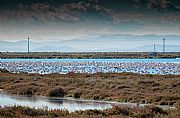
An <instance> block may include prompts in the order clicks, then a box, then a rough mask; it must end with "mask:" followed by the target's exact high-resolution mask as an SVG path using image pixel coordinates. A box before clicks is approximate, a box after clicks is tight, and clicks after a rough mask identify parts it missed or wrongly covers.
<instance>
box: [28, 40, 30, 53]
mask: <svg viewBox="0 0 180 118" xmlns="http://www.w3.org/2000/svg"><path fill="white" fill-rule="evenodd" d="M29 46H30V44H29V37H28V53H29V52H30V49H29V48H30V47H29Z"/></svg>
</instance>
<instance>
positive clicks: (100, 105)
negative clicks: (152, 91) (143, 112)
mask: <svg viewBox="0 0 180 118" xmlns="http://www.w3.org/2000/svg"><path fill="white" fill-rule="evenodd" d="M12 105H17V106H27V107H31V108H36V109H37V108H48V109H49V110H51V109H66V110H68V111H70V112H74V111H78V110H88V109H92V110H93V109H98V110H104V109H109V108H112V106H113V105H118V106H125V107H129V108H136V107H145V106H146V105H148V104H137V103H128V102H127V103H125V102H108V101H96V100H80V99H71V98H48V97H27V96H19V95H8V94H6V93H3V92H0V106H1V107H4V106H12ZM158 107H161V108H162V109H174V108H175V107H173V106H166V105H165V106H158Z"/></svg>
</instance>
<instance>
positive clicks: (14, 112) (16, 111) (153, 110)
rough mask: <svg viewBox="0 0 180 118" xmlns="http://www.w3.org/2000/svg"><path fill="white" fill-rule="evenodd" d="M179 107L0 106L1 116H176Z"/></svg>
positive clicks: (30, 117) (47, 117)
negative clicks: (82, 108)
mask: <svg viewBox="0 0 180 118" xmlns="http://www.w3.org/2000/svg"><path fill="white" fill-rule="evenodd" d="M179 111H180V109H175V110H171V111H170V110H168V111H165V110H162V109H160V108H158V107H153V106H150V107H146V108H136V109H130V108H122V107H117V106H114V107H113V108H112V109H107V110H103V111H100V110H86V111H76V112H73V113H69V112H68V111H66V110H47V109H32V108H28V107H21V106H12V107H5V108H0V117H1V118H32V117H33V118H55V117H59V118H178V117H179V116H180V114H179V113H180V112H179Z"/></svg>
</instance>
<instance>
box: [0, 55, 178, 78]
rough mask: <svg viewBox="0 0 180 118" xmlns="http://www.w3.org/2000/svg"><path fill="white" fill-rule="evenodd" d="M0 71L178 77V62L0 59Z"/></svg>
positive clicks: (167, 60)
mask: <svg viewBox="0 0 180 118" xmlns="http://www.w3.org/2000/svg"><path fill="white" fill-rule="evenodd" d="M0 68H4V69H7V70H8V71H10V72H15V73H19V72H27V73H40V74H50V73H61V74H67V73H69V72H75V73H97V72H103V73H121V72H133V73H140V74H163V75H165V74H176V75H177V74H180V59H179V58H178V59H0Z"/></svg>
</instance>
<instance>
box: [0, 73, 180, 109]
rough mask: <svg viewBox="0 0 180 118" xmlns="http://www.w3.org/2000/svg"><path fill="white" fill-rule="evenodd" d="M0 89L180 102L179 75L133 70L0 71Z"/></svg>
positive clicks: (114, 98)
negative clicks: (84, 71) (29, 72)
mask: <svg viewBox="0 0 180 118" xmlns="http://www.w3.org/2000/svg"><path fill="white" fill-rule="evenodd" d="M0 89H3V90H4V91H6V92H7V93H11V94H20V95H42V96H53V97H54V96H55V97H74V98H82V99H94V100H108V101H121V102H139V103H151V104H158V105H173V106H177V105H178V104H179V103H180V75H140V74H133V73H96V74H75V73H69V74H67V75H60V74H49V75H40V74H26V73H20V74H12V73H8V72H6V71H0Z"/></svg>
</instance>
